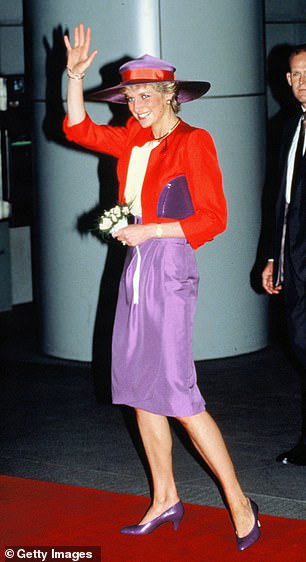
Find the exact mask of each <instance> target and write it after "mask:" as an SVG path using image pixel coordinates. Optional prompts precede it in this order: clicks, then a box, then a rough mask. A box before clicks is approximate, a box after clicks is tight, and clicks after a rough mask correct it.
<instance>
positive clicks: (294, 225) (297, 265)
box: [267, 114, 306, 283]
mask: <svg viewBox="0 0 306 562" xmlns="http://www.w3.org/2000/svg"><path fill="white" fill-rule="evenodd" d="M300 116H301V114H297V115H296V116H294V117H292V118H290V119H288V121H287V122H286V124H285V126H284V130H283V134H282V137H281V142H280V153H279V170H278V177H277V178H276V181H277V182H278V185H279V189H278V193H277V198H276V204H275V217H274V221H275V223H274V229H273V231H274V234H273V237H272V239H271V240H270V245H269V244H268V245H267V258H271V257H273V258H274V275H275V277H274V282H276V276H277V271H278V261H279V256H280V248H281V239H282V228H283V219H284V211H285V194H286V174H287V160H288V154H289V150H290V146H291V143H292V140H293V137H294V134H295V131H296V128H297V125H298V121H299V119H300ZM268 254H270V255H268ZM285 260H286V261H285V281H286V272H287V273H289V270H290V278H291V279H292V278H295V277H296V278H297V279H298V280H299V281H303V282H304V283H306V156H305V154H304V157H303V160H302V163H301V166H300V169H299V171H298V175H297V183H296V188H295V192H294V196H293V198H292V200H291V203H290V207H289V213H288V217H287V232H286V250H285Z"/></svg>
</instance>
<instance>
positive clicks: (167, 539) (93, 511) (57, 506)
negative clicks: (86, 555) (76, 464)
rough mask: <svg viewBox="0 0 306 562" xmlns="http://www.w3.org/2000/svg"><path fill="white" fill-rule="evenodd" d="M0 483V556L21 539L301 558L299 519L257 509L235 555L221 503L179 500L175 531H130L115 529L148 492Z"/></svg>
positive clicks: (109, 559) (231, 556)
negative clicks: (254, 527)
mask: <svg viewBox="0 0 306 562" xmlns="http://www.w3.org/2000/svg"><path fill="white" fill-rule="evenodd" d="M0 487H1V491H0V501H1V530H0V532H1V543H0V545H1V546H0V548H1V551H0V552H1V558H0V560H1V561H3V560H4V547H5V546H24V545H33V547H34V546H41V545H44V546H80V545H88V546H95V545H101V552H102V556H101V562H129V561H133V562H153V561H154V562H181V561H186V562H212V561H214V562H217V561H218V562H219V561H221V562H235V561H242V560H243V561H247V562H276V561H277V562H282V561H284V562H285V561H286V562H302V561H303V560H306V521H299V520H294V519H284V518H281V517H272V516H268V515H262V516H261V517H260V520H261V523H262V537H261V538H260V539H259V541H258V542H257V544H256V545H254V546H253V547H252V548H250V549H249V550H247V551H245V552H242V553H239V552H238V551H237V550H236V543H235V537H234V533H233V530H232V526H231V523H230V520H229V517H228V514H227V512H226V510H225V509H218V508H212V507H204V506H200V505H191V504H185V509H186V513H185V517H184V519H183V521H182V523H181V526H180V528H179V530H178V531H177V532H175V531H173V527H172V525H170V524H167V525H163V526H161V527H160V528H159V529H158V530H157V531H156V532H155V533H153V534H152V535H148V536H146V537H131V536H125V535H121V534H120V533H119V529H120V527H122V526H124V525H127V524H133V523H135V522H137V521H138V520H139V519H140V517H141V515H142V514H143V512H144V511H145V509H146V508H147V506H148V498H144V497H137V496H131V495H123V494H117V493H113V492H104V491H100V490H93V489H88V488H79V487H75V486H66V485H63V484H53V483H47V482H40V481H36V480H28V479H24V478H13V477H6V476H0ZM15 550H16V549H15ZM34 558H35V556H33V557H32V559H31V560H33V559H34ZM36 559H37V557H36ZM27 560H28V559H25V558H23V559H21V562H24V561H27Z"/></svg>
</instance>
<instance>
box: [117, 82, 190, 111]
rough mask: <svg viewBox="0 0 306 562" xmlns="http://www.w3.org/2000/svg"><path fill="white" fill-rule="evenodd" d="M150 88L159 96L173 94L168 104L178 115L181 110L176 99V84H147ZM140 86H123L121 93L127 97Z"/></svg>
mask: <svg viewBox="0 0 306 562" xmlns="http://www.w3.org/2000/svg"><path fill="white" fill-rule="evenodd" d="M148 84H149V85H150V86H152V88H153V89H154V90H156V91H157V92H159V93H160V94H173V96H172V98H171V100H170V103H171V107H172V109H173V111H174V113H178V112H179V111H180V108H181V104H180V103H179V101H178V99H177V94H178V85H177V83H176V82H148ZM139 85H140V84H131V85H129V86H125V87H124V88H122V93H123V94H124V95H125V96H128V95H129V93H130V92H131V91H133V88H134V87H135V86H139Z"/></svg>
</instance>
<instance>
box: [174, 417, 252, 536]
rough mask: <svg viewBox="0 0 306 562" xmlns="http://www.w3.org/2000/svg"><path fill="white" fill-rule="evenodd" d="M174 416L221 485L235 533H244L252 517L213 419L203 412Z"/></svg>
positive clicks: (247, 529)
mask: <svg viewBox="0 0 306 562" xmlns="http://www.w3.org/2000/svg"><path fill="white" fill-rule="evenodd" d="M178 419H179V421H180V422H181V423H182V425H183V426H184V427H185V429H186V431H187V432H188V434H189V437H190V439H191V441H192V443H193V444H194V446H195V448H196V449H197V451H198V452H199V453H200V455H201V457H202V458H203V459H204V461H205V462H206V464H207V465H208V466H209V468H210V469H211V470H212V472H213V473H214V474H215V476H216V477H217V478H218V480H219V482H220V484H221V485H222V487H223V490H224V494H225V497H226V500H227V502H228V506H229V509H230V511H231V515H232V519H233V522H234V526H235V529H236V530H237V533H238V536H239V537H244V536H246V535H247V534H248V533H249V532H250V531H251V529H252V527H253V525H254V516H253V513H252V510H251V507H250V505H249V502H248V500H247V498H246V496H245V495H244V493H243V492H242V490H241V487H240V484H239V482H238V479H237V476H236V473H235V469H234V466H233V463H232V460H231V458H230V455H229V453H228V450H227V447H226V445H225V443H224V440H223V437H222V434H221V432H220V430H219V428H218V426H217V424H216V422H215V421H214V420H213V418H212V417H211V416H210V415H209V414H208V412H206V411H205V412H201V413H200V414H196V415H194V416H190V417H184V418H178Z"/></svg>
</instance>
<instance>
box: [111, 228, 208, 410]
mask: <svg viewBox="0 0 306 562" xmlns="http://www.w3.org/2000/svg"><path fill="white" fill-rule="evenodd" d="M198 283H199V276H198V270H197V264H196V260H195V256H194V251H193V250H192V248H191V247H190V245H189V244H188V243H187V242H186V240H185V239H183V238H162V239H158V238H153V239H152V240H148V241H146V242H145V243H144V244H142V245H140V246H139V247H136V248H131V247H130V248H128V251H127V256H126V261H125V265H124V269H123V273H122V277H121V282H120V288H119V295H118V303H117V310H116V317H115V323H114V331H113V349H112V397H113V403H114V404H125V405H128V406H132V407H134V408H140V409H142V410H147V411H149V412H152V413H155V414H160V415H165V416H174V417H182V416H192V415H194V414H198V413H200V412H202V411H203V410H205V402H204V400H203V397H202V395H201V393H200V391H199V388H198V386H197V380H196V370H195V365H194V361H193V358H192V328H193V320H194V311H195V305H196V300H197V294H198Z"/></svg>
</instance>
